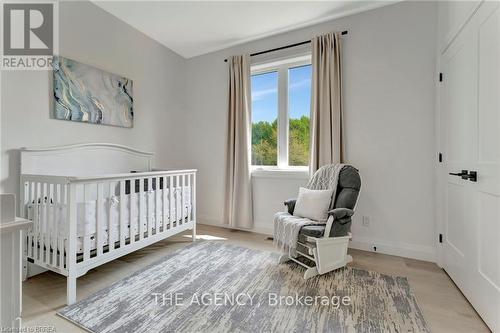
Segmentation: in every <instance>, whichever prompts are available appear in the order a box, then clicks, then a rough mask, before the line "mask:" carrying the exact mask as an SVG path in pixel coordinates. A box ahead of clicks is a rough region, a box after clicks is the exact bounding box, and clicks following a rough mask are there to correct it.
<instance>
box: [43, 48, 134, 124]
mask: <svg viewBox="0 0 500 333" xmlns="http://www.w3.org/2000/svg"><path fill="white" fill-rule="evenodd" d="M53 67H54V71H53V73H54V117H55V118H56V119H63V120H71V121H78V122H85V123H91V124H102V125H111V126H120V127H129V128H130V127H132V126H133V124H134V112H133V104H134V100H133V95H132V86H133V83H132V80H130V79H127V78H125V77H122V76H120V75H116V74H112V73H108V72H106V71H103V70H101V69H98V68H95V67H92V66H89V65H85V64H82V63H80V62H78V61H75V60H71V59H68V58H64V57H60V56H54V60H53Z"/></svg>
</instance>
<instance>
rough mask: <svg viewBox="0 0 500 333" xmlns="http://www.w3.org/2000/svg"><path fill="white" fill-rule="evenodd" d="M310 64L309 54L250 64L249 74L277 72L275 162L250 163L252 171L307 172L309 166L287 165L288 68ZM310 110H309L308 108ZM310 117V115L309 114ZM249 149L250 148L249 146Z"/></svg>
mask: <svg viewBox="0 0 500 333" xmlns="http://www.w3.org/2000/svg"><path fill="white" fill-rule="evenodd" d="M306 65H311V55H310V54H307V55H302V56H296V57H293V58H290V57H289V58H284V59H278V60H276V59H275V60H273V61H272V62H266V63H261V64H255V65H252V66H251V75H258V74H265V73H269V72H277V73H278V138H277V145H278V147H277V151H278V156H277V164H278V165H276V166H274V165H252V173H258V172H261V171H264V172H267V171H271V172H272V173H273V174H275V171H286V172H288V173H289V172H290V171H298V172H307V171H308V170H309V166H290V165H288V155H289V154H288V153H289V152H288V146H289V142H288V138H289V133H288V131H289V126H288V125H289V124H288V123H289V112H288V70H289V69H290V68H294V67H300V66H306ZM309 112H310V110H309ZM309 119H311V115H309ZM250 128H251V127H250ZM250 149H252V148H251V147H250Z"/></svg>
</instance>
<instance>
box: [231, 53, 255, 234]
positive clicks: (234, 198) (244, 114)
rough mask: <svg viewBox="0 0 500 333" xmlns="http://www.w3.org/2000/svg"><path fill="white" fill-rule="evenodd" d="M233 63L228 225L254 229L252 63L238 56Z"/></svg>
mask: <svg viewBox="0 0 500 333" xmlns="http://www.w3.org/2000/svg"><path fill="white" fill-rule="evenodd" d="M228 63H229V107H228V123H227V129H228V140H227V155H226V156H227V169H226V200H225V204H226V207H225V223H226V224H228V225H230V226H234V227H239V228H251V227H252V226H253V215H252V183H251V178H250V177H251V175H250V161H251V155H250V154H251V151H250V142H251V141H250V61H249V57H248V56H234V57H230V58H229V59H228Z"/></svg>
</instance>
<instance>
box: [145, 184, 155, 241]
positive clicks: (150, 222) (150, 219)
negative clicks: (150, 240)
mask: <svg viewBox="0 0 500 333" xmlns="http://www.w3.org/2000/svg"><path fill="white" fill-rule="evenodd" d="M147 180H148V186H147V189H146V190H147V194H146V203H147V209H146V214H147V216H146V218H147V222H148V229H147V230H148V232H147V235H148V236H147V237H150V236H151V231H152V229H153V212H152V211H151V206H152V205H151V200H152V199H153V197H152V192H151V191H152V184H151V183H152V182H153V178H147Z"/></svg>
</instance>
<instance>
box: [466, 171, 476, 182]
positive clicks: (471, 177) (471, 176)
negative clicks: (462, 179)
mask: <svg viewBox="0 0 500 333" xmlns="http://www.w3.org/2000/svg"><path fill="white" fill-rule="evenodd" d="M467 178H468V179H469V180H470V181H471V182H477V171H471V172H469V174H468V175H467Z"/></svg>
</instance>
